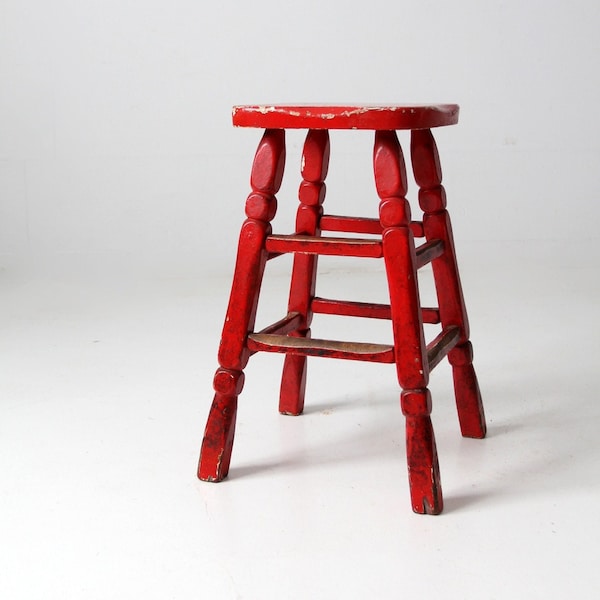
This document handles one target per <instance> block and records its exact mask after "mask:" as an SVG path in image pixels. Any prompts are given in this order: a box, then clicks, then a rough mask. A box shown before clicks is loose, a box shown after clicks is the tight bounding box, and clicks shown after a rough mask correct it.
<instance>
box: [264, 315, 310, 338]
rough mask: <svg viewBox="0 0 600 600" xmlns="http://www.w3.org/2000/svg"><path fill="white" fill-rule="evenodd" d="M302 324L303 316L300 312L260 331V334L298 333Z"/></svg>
mask: <svg viewBox="0 0 600 600" xmlns="http://www.w3.org/2000/svg"><path fill="white" fill-rule="evenodd" d="M301 323H302V315H301V314H300V313H298V312H291V313H289V314H288V315H286V316H285V317H283V319H280V320H279V321H277V322H275V323H273V324H272V325H269V326H267V327H265V328H264V329H261V330H260V332H259V333H260V334H281V335H285V334H287V333H291V332H292V331H296V330H297V329H298V328H299V327H300V325H301Z"/></svg>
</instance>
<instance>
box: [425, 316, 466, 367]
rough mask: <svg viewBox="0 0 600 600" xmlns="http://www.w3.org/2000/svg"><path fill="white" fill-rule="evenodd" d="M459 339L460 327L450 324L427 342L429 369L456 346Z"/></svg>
mask: <svg viewBox="0 0 600 600" xmlns="http://www.w3.org/2000/svg"><path fill="white" fill-rule="evenodd" d="M459 339H460V329H459V328H458V327H455V326H452V327H448V328H447V329H444V331H442V332H441V333H440V334H439V335H438V336H437V337H436V338H435V339H434V340H432V341H431V342H430V343H429V344H427V360H428V362H429V370H430V371H431V370H433V369H434V368H435V367H436V366H437V365H439V364H440V362H441V361H442V359H443V358H444V357H445V356H446V355H447V354H448V352H450V350H452V348H454V346H456V344H457V343H458V340H459Z"/></svg>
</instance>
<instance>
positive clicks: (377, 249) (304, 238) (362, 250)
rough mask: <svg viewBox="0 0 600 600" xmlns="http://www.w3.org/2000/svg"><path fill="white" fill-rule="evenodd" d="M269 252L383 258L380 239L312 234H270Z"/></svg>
mask: <svg viewBox="0 0 600 600" xmlns="http://www.w3.org/2000/svg"><path fill="white" fill-rule="evenodd" d="M265 246H266V249H267V251H268V252H269V253H284V252H299V253H303V254H322V255H330V256H354V257H361V258H381V257H382V256H383V249H382V244H381V241H380V240H372V239H363V238H338V237H324V236H311V235H294V234H292V235H270V236H269V237H268V238H267V240H266V242H265Z"/></svg>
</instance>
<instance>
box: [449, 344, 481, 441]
mask: <svg viewBox="0 0 600 600" xmlns="http://www.w3.org/2000/svg"><path fill="white" fill-rule="evenodd" d="M448 359H449V361H450V364H451V365H452V375H453V378H454V394H455V396H456V408H457V410H458V420H459V422H460V431H461V433H462V435H463V437H470V438H479V439H481V438H484V437H485V434H486V430H487V428H486V424H485V414H484V411H483V402H482V400H481V392H480V391H479V383H478V382H477V375H476V374H475V369H474V368H473V348H472V345H471V343H470V342H466V343H465V344H461V345H460V346H457V347H456V348H454V349H453V350H452V351H451V352H450V353H449V355H448Z"/></svg>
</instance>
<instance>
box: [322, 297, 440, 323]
mask: <svg viewBox="0 0 600 600" xmlns="http://www.w3.org/2000/svg"><path fill="white" fill-rule="evenodd" d="M311 308H312V311H313V312H315V313H317V314H325V315H339V316H344V317H365V318H367V319H391V318H392V313H391V308H390V305H389V304H376V303H370V302H352V301H349V300H332V299H330V298H320V297H315V298H313V301H312V304H311ZM421 316H422V319H423V323H439V322H440V311H439V310H438V309H437V308H422V309H421Z"/></svg>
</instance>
